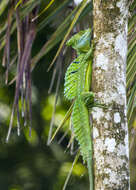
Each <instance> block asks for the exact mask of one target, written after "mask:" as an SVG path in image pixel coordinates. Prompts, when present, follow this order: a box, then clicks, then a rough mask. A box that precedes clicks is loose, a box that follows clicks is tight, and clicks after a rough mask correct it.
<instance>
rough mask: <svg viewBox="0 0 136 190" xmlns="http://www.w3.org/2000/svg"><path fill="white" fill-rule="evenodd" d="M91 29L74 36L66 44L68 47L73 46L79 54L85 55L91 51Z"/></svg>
mask: <svg viewBox="0 0 136 190" xmlns="http://www.w3.org/2000/svg"><path fill="white" fill-rule="evenodd" d="M90 40H91V29H87V30H82V31H80V32H78V33H77V34H75V35H74V36H72V37H71V38H70V39H69V40H68V41H67V43H66V45H67V46H72V47H73V48H74V49H75V50H77V52H79V53H82V52H83V53H85V52H87V51H88V50H89V49H90Z"/></svg>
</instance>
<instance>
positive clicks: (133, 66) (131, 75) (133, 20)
mask: <svg viewBox="0 0 136 190" xmlns="http://www.w3.org/2000/svg"><path fill="white" fill-rule="evenodd" d="M135 12H136V2H135V1H132V3H131V4H130V18H129V24H128V55H127V102H128V105H127V106H128V123H130V121H131V119H132V113H133V112H134V110H135V107H136V14H135Z"/></svg>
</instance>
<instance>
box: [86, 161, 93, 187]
mask: <svg viewBox="0 0 136 190" xmlns="http://www.w3.org/2000/svg"><path fill="white" fill-rule="evenodd" d="M87 168H88V174H89V182H90V190H93V189H94V183H93V164H92V158H88V159H87Z"/></svg>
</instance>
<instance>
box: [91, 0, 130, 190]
mask: <svg viewBox="0 0 136 190" xmlns="http://www.w3.org/2000/svg"><path fill="white" fill-rule="evenodd" d="M93 7H94V10H93V16H94V18H93V19H94V21H93V22H94V24H93V25H94V39H95V42H96V46H95V51H94V63H93V77H92V88H93V89H92V90H93V92H95V94H96V96H95V97H96V99H97V100H98V101H99V102H101V103H104V104H106V105H107V106H108V109H102V108H94V109H93V112H92V117H93V144H94V145H93V146H94V176H95V181H94V185H95V190H129V189H130V184H129V148H128V146H129V143H128V126H127V116H126V112H127V111H126V57H127V17H128V7H127V0H110V1H107V0H94V2H93Z"/></svg>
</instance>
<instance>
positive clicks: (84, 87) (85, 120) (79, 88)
mask: <svg viewBox="0 0 136 190" xmlns="http://www.w3.org/2000/svg"><path fill="white" fill-rule="evenodd" d="M90 40H91V30H90V29H87V30H84V31H80V32H79V33H77V34H76V35H74V36H73V37H72V38H71V39H70V40H69V41H68V42H67V45H68V46H72V47H73V48H74V49H75V50H76V51H77V58H76V59H75V60H74V61H73V62H72V63H71V64H70V66H69V67H68V69H67V71H66V74H65V84H64V86H65V88H64V95H65V97H66V98H67V99H69V100H73V99H74V100H75V102H74V106H73V110H72V125H73V129H74V134H75V137H76V139H77V141H78V143H79V147H80V153H81V155H82V157H83V160H84V161H86V162H87V167H88V173H89V181H90V190H93V167H92V155H93V150H92V139H91V126H90V123H89V113H88V106H89V105H93V103H94V94H93V93H92V92H89V88H90V83H91V70H92V54H93V45H92V46H90Z"/></svg>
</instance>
